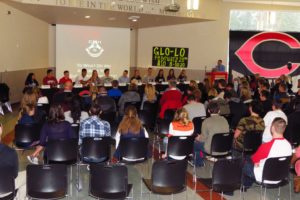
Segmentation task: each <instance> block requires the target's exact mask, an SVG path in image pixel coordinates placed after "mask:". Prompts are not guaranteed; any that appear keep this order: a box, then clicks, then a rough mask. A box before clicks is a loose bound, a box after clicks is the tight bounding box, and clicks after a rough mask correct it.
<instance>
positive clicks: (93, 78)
mask: <svg viewBox="0 0 300 200" xmlns="http://www.w3.org/2000/svg"><path fill="white" fill-rule="evenodd" d="M89 83H90V84H91V85H96V86H97V85H100V84H101V80H100V78H99V76H98V71H97V70H95V69H94V70H93V72H92V76H91V78H90V80H89Z"/></svg>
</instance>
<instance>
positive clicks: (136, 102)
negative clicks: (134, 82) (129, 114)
mask: <svg viewBox="0 0 300 200" xmlns="http://www.w3.org/2000/svg"><path fill="white" fill-rule="evenodd" d="M130 105H132V106H135V108H136V110H137V111H139V110H140V108H141V102H140V101H128V102H125V104H124V110H126V108H127V106H130Z"/></svg>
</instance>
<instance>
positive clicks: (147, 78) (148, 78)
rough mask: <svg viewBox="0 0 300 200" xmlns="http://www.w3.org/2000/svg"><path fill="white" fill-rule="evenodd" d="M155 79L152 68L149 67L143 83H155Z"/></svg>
mask: <svg viewBox="0 0 300 200" xmlns="http://www.w3.org/2000/svg"><path fill="white" fill-rule="evenodd" d="M154 80H155V78H154V76H153V75H152V68H151V67H149V68H148V70H147V74H146V75H145V76H144V77H143V83H150V82H154Z"/></svg>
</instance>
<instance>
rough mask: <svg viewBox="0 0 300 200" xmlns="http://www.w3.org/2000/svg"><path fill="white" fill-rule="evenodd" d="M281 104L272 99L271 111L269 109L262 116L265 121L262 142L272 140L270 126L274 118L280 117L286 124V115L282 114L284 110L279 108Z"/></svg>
mask: <svg viewBox="0 0 300 200" xmlns="http://www.w3.org/2000/svg"><path fill="white" fill-rule="evenodd" d="M281 107H282V104H281V103H280V102H277V101H273V105H272V111H269V112H268V113H267V114H266V116H265V117H264V122H265V130H264V132H263V137H262V141H263V143H266V142H269V141H271V140H272V134H271V126H272V122H273V121H274V119H275V118H278V117H280V118H282V119H284V121H285V123H286V124H288V119H287V116H286V115H285V114H284V112H283V111H282V110H281Z"/></svg>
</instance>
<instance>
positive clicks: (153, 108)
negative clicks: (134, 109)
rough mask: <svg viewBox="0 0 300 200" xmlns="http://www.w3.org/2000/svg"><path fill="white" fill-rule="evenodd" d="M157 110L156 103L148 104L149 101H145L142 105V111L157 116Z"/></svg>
mask: <svg viewBox="0 0 300 200" xmlns="http://www.w3.org/2000/svg"><path fill="white" fill-rule="evenodd" d="M157 108H158V103H157V101H156V102H150V101H145V102H144V105H143V110H144V111H147V112H151V113H155V115H156V114H157Z"/></svg>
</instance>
